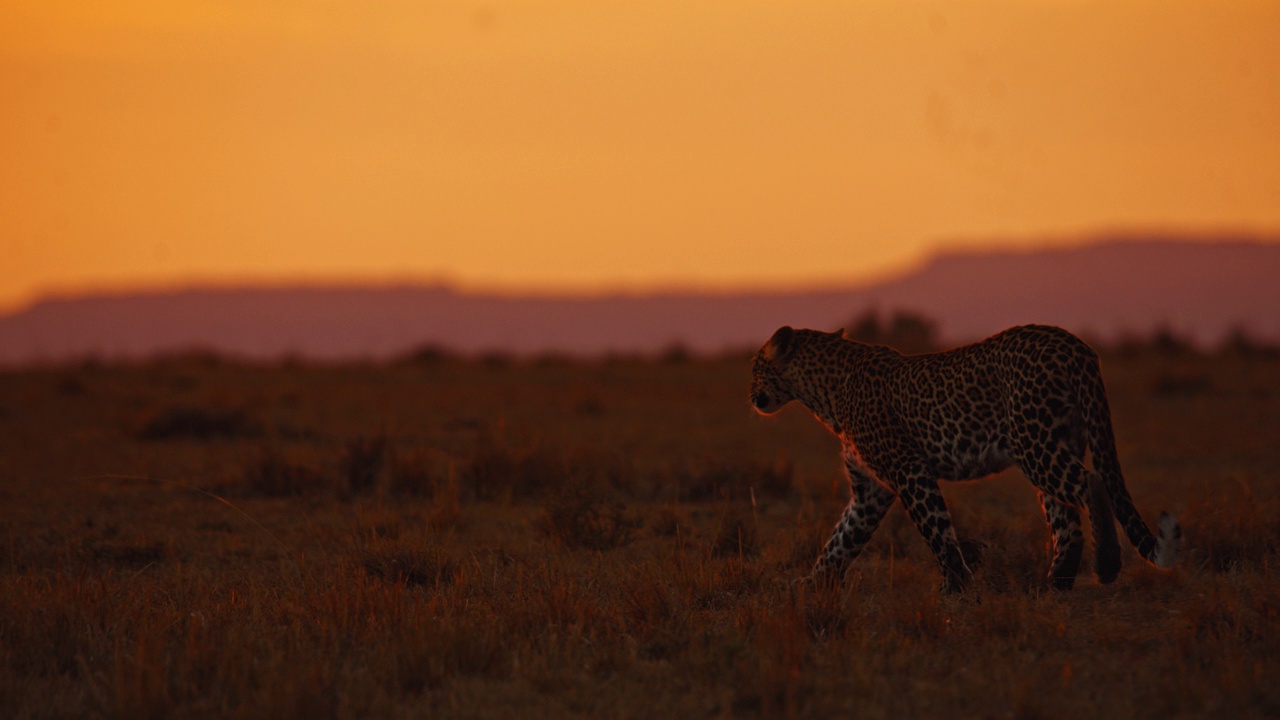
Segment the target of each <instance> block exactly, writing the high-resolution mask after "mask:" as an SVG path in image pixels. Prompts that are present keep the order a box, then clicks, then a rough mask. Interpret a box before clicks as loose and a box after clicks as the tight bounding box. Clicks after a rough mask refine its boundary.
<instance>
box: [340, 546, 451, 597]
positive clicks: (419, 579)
mask: <svg viewBox="0 0 1280 720" xmlns="http://www.w3.org/2000/svg"><path fill="white" fill-rule="evenodd" d="M361 566H362V567H364V570H365V572H367V573H368V574H369V575H371V576H373V577H376V578H379V579H381V580H386V581H388V582H396V583H402V584H404V585H406V586H408V587H420V588H435V587H439V586H442V585H449V584H451V583H452V582H453V581H454V580H455V579H457V576H458V571H459V566H458V563H457V561H455V560H453V559H452V558H450V557H447V556H446V555H444V553H441V552H439V551H433V550H418V549H411V548H405V547H394V548H389V549H388V548H377V549H366V550H364V551H363V561H362V563H361Z"/></svg>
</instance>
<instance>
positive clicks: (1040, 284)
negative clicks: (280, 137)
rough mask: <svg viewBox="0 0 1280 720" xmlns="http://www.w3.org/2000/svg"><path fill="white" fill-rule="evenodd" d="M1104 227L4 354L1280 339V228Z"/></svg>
mask: <svg viewBox="0 0 1280 720" xmlns="http://www.w3.org/2000/svg"><path fill="white" fill-rule="evenodd" d="M1270 240H1271V242H1260V241H1257V240H1249V239H1233V238H1223V239H1221V240H1220V241H1214V242H1189V241H1176V240H1170V239H1158V238H1157V239H1141V240H1132V239H1130V240H1124V241H1114V240H1113V241H1106V242H1100V243H1097V244H1092V245H1086V246H1082V247H1068V248H1055V249H1043V250H1034V251H991V252H948V253H943V254H939V255H937V256H935V257H934V258H932V259H931V260H929V261H927V262H925V263H924V264H923V265H921V266H920V267H919V268H918V269H916V270H914V271H911V272H909V273H907V274H905V275H902V276H900V277H897V278H892V279H887V280H885V281H882V282H878V283H873V284H868V285H863V286H851V287H847V288H827V289H805V290H795V291H777V292H735V293H724V294H706V293H698V292H662V293H654V294H613V295H599V296H589V297H547V296H519V295H496V294H468V293H464V292H459V291H455V290H452V289H450V288H447V287H440V286H434V287H433V286H399V287H358V286H347V287H293V288H290V287H280V288H270V287H268V288H251V289H244V288H224V289H220V288H204V289H191V290H183V291H173V292H150V293H148V292H139V293H136V294H127V295H94V296H84V297H75V298H60V299H47V300H43V301H39V302H37V303H35V304H34V305H32V306H31V307H29V308H27V309H24V310H22V311H19V312H17V313H14V314H11V315H9V316H6V317H0V363H4V364H9V365H14V364H22V363H29V362H39V361H66V360H73V359H78V358H84V357H102V358H131V357H145V356H149V355H154V354H158V353H173V352H181V351H187V350H192V349H200V350H208V351H212V352H216V353H223V354H228V355H234V356H240V357H245V358H262V359H269V358H279V357H284V356H298V357H304V358H311V359H318V360H338V359H386V358H389V357H394V356H396V355H399V354H403V353H405V352H408V351H410V350H412V349H413V348H421V347H439V348H448V349H450V350H454V351H458V352H463V353H488V352H498V353H511V354H517V355H530V354H540V353H563V354H572V355H604V354H609V353H644V354H653V353H657V352H661V351H662V350H664V349H667V348H671V347H677V346H678V347H681V348H684V349H686V350H688V351H691V352H696V353H713V352H720V351H724V350H730V349H743V348H749V347H755V346H758V345H759V344H760V343H762V342H763V341H764V339H766V338H768V337H769V334H770V333H771V332H772V331H773V330H774V329H776V328H777V327H778V326H780V325H784V324H790V325H794V326H805V327H815V328H831V329H835V328H837V327H841V326H842V325H843V324H845V323H846V322H847V321H848V320H849V319H850V318H851V317H854V316H855V315H857V314H858V313H860V312H864V311H866V310H867V309H869V308H879V309H881V310H906V311H909V312H912V313H917V314H919V315H921V316H924V317H927V318H931V319H932V320H934V321H935V322H936V323H937V328H938V330H939V332H940V334H941V336H942V338H943V339H945V340H946V341H947V342H960V341H965V340H970V339H975V338H979V337H983V336H986V335H988V334H990V333H992V332H995V331H997V330H999V329H1002V328H1005V327H1008V326H1010V325H1015V324H1019V323H1029V322H1037V323H1050V324H1055V325H1061V326H1063V327H1066V328H1068V329H1070V330H1073V331H1075V332H1078V333H1080V334H1083V335H1085V336H1088V337H1093V338H1099V339H1104V340H1110V339H1116V338H1120V337H1123V336H1125V335H1134V334H1149V333H1151V332H1152V331H1153V330H1156V329H1158V328H1163V329H1166V330H1171V331H1173V332H1175V333H1177V334H1178V335H1180V336H1182V337H1185V338H1188V339H1190V340H1192V341H1195V342H1198V343H1202V344H1208V343H1216V342H1219V341H1220V340H1221V339H1222V338H1224V337H1226V336H1227V335H1228V333H1230V332H1231V331H1232V330H1235V329H1244V330H1245V331H1247V332H1248V334H1249V335H1250V336H1252V337H1255V338H1259V339H1264V340H1275V339H1277V338H1280V313H1277V311H1276V308H1278V307H1280V282H1278V281H1277V278H1280V238H1272V239H1270Z"/></svg>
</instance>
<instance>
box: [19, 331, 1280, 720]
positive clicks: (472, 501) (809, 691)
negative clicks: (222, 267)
mask: <svg viewBox="0 0 1280 720" xmlns="http://www.w3.org/2000/svg"><path fill="white" fill-rule="evenodd" d="M1104 367H1105V371H1106V372H1107V378H1106V379H1107V385H1108V388H1109V390H1110V395H1111V399H1112V409H1113V414H1114V419H1115V424H1116V430H1117V440H1118V442H1119V445H1120V450H1121V453H1122V455H1123V458H1124V462H1125V469H1126V478H1127V480H1128V482H1129V487H1130V489H1131V491H1132V492H1133V494H1134V495H1135V497H1136V498H1139V499H1140V501H1141V499H1142V498H1147V499H1148V500H1149V499H1151V498H1154V497H1158V498H1159V499H1160V500H1161V502H1167V503H1168V505H1169V507H1170V509H1171V510H1173V511H1174V512H1177V513H1178V515H1179V517H1180V518H1182V519H1183V521H1184V522H1185V526H1186V550H1187V554H1186V555H1185V557H1184V558H1183V559H1182V562H1180V564H1179V566H1178V568H1176V569H1175V570H1174V571H1173V572H1172V573H1166V572H1161V571H1156V570H1151V569H1149V568H1146V567H1145V566H1143V564H1142V563H1141V562H1139V561H1138V559H1137V558H1136V557H1135V556H1134V555H1133V554H1132V552H1131V551H1130V550H1128V549H1126V551H1125V552H1126V556H1125V558H1126V564H1127V567H1126V569H1125V572H1124V573H1123V574H1122V575H1121V578H1120V579H1119V581H1118V582H1117V583H1116V584H1114V585H1109V586H1100V585H1097V584H1094V583H1090V582H1080V583H1078V584H1077V587H1076V589H1075V590H1073V591H1071V592H1066V593H1062V592H1053V591H1050V590H1048V589H1047V587H1046V582H1045V578H1044V576H1045V573H1046V571H1047V567H1048V556H1047V555H1046V552H1045V548H1044V540H1045V537H1046V531H1045V528H1044V522H1043V520H1042V519H1041V517H1040V513H1039V511H1038V508H1037V506H1036V500H1035V497H1034V493H1033V491H1032V489H1031V488H1030V487H1029V486H1028V485H1027V483H1026V481H1025V480H1024V479H1022V478H1020V477H1015V476H1012V475H1010V476H1009V477H1004V478H997V479H994V480H991V481H989V482H986V483H980V484H972V483H961V484H954V485H947V486H945V487H944V492H946V493H947V495H948V505H949V507H950V508H951V510H952V513H953V515H954V518H955V522H956V526H957V528H958V531H959V532H960V533H961V535H962V537H966V538H972V539H980V540H983V541H985V542H987V543H988V548H987V550H986V552H985V561H984V563H983V565H982V566H981V568H980V569H979V570H978V571H977V575H976V578H975V589H974V594H972V595H969V596H964V597H959V598H950V597H943V596H940V595H939V594H938V593H937V592H936V586H937V582H938V577H937V570H936V568H935V565H934V560H933V558H932V556H931V553H930V551H929V549H928V548H927V547H926V546H925V544H924V543H923V542H922V541H921V540H920V539H919V536H918V533H917V532H916V530H915V529H914V527H913V526H912V525H911V523H910V521H909V520H907V519H906V518H905V516H904V515H903V513H902V512H901V511H900V510H894V511H892V512H891V513H890V515H889V516H888V518H886V520H885V523H884V525H883V527H882V528H881V530H880V532H879V533H877V535H876V536H875V538H874V539H873V540H872V542H871V544H870V545H869V546H868V548H867V551H866V552H865V553H863V555H862V556H861V557H859V558H858V560H857V561H856V562H855V563H854V566H853V567H852V571H851V572H850V574H849V576H848V577H847V578H846V579H845V582H844V583H843V584H842V585H841V586H840V587H834V588H826V589H811V588H808V587H807V586H799V587H797V586H794V585H793V584H792V581H793V580H795V579H796V578H798V577H800V576H802V575H803V574H805V573H806V572H807V571H808V568H809V565H810V563H812V561H813V559H814V557H815V555H816V552H817V549H818V547H819V546H820V544H821V542H822V540H823V539H824V538H825V535H826V533H827V532H828V531H829V530H830V528H831V526H832V524H833V523H834V522H835V520H836V518H837V517H838V515H839V513H840V511H841V508H842V507H843V504H844V501H845V499H846V496H845V495H844V493H845V492H846V490H845V488H844V486H843V483H842V482H841V481H840V468H839V467H838V464H839V461H838V458H837V453H835V452H834V448H832V447H831V443H832V440H831V438H830V437H829V436H828V435H827V434H826V433H825V432H824V431H823V430H822V429H821V428H818V427H816V426H815V424H814V423H813V422H812V420H811V419H809V418H807V417H804V415H803V413H788V412H783V413H781V414H779V416H778V417H776V418H773V419H770V420H768V421H765V420H762V419H760V418H758V417H755V416H754V415H753V414H751V413H749V412H747V408H746V402H745V398H744V397H743V396H744V392H743V391H744V388H745V386H746V384H747V383H748V380H749V368H748V367H747V366H746V363H745V360H743V359H741V358H739V359H727V360H700V359H697V358H691V359H688V360H686V361H685V362H683V363H679V364H672V363H660V362H653V363H644V362H631V363H620V362H612V363H611V362H599V363H567V362H566V363H559V364H546V363H535V362H529V363H520V362H516V363H510V364H507V365H504V366H496V365H494V364H492V363H484V362H479V361H467V360H461V359H456V358H451V359H443V360H437V361H436V362H435V363H433V364H431V365H412V364H399V365H395V366H388V367H375V366H359V365H346V366H328V367H323V366H305V365H298V364H296V363H295V364H293V365H288V366H266V365H239V364H236V363H232V362H221V363H213V362H210V361H209V360H208V358H199V357H197V358H186V359H184V358H173V359H169V360H164V361H156V362H152V363H145V364H134V365H121V366H112V365H103V364H97V365H86V366H83V367H73V366H66V367H56V368H46V369H32V370H27V371H10V372H7V373H3V374H0V437H2V438H4V439H5V443H6V444H5V451H4V453H3V454H0V493H3V497H4V499H6V501H8V503H9V504H8V505H7V507H9V509H10V512H8V514H7V515H6V516H5V518H4V519H3V520H0V638H3V643H0V715H3V716H4V717H11V718H25V717H48V716H86V715H102V716H112V717H165V716H176V715H180V716H184V717H191V716H200V715H213V716H227V715H237V716H266V715H271V716H281V715H299V714H304V713H305V714H308V715H313V716H324V717H338V718H346V717H370V716H400V715H419V714H424V713H428V714H429V713H432V712H436V711H438V709H439V708H442V707H445V708H449V709H450V712H451V713H456V714H459V715H466V716H473V717H497V716H504V717H505V716H509V715H510V714H511V713H512V711H517V712H518V713H519V714H521V715H524V716H534V717H539V716H545V717H563V716H565V715H566V714H573V713H576V712H583V713H587V714H590V713H591V712H593V710H592V709H593V708H601V707H606V706H607V708H608V712H607V713H606V714H609V715H612V716H617V717H652V716H653V715H654V714H655V713H657V712H661V713H665V714H668V715H675V716H698V717H702V716H705V715H706V714H708V712H711V711H713V710H714V711H715V712H714V713H713V714H722V713H724V714H734V715H735V716H757V715H758V716H769V717H776V716H789V717H800V718H803V717H814V718H819V717H831V716H833V715H835V714H838V713H844V714H851V713H858V714H860V716H871V717H902V716H910V715H928V714H931V713H932V712H933V711H934V710H936V709H937V708H940V707H941V708H947V709H948V712H951V713H953V714H961V715H965V716H998V715H1012V716H1015V717H1016V716H1023V717H1030V716H1067V715H1069V716H1080V717H1124V718H1130V717H1147V716H1156V715H1159V716H1167V715H1179V714H1182V715H1196V716H1199V715H1212V714H1219V713H1229V714H1232V715H1239V716H1242V717H1249V716H1255V715H1265V713H1266V711H1267V708H1270V707H1273V706H1275V703H1276V702H1280V698H1278V697H1277V694H1276V688H1275V685H1274V683H1273V682H1272V678H1274V677H1275V676H1276V673H1277V672H1278V671H1280V651H1278V650H1277V648H1280V636H1278V628H1280V625H1277V623H1276V622H1275V609H1276V607H1277V606H1280V605H1278V603H1280V590H1278V587H1280V586H1277V584H1276V583H1275V582H1274V580H1273V577H1272V575H1273V573H1272V569H1273V568H1274V567H1275V564H1276V562H1277V548H1278V547H1280V542H1277V540H1280V524H1278V523H1277V521H1276V518H1277V517H1280V494H1278V491H1277V486H1276V484H1275V482H1274V481H1273V479H1274V476H1275V469H1276V468H1277V467H1280V455H1277V447H1276V445H1275V442H1274V439H1275V433H1274V429H1275V427H1276V421H1277V418H1280V408H1278V403H1280V398H1278V397H1277V396H1276V394H1275V393H1274V391H1273V388H1275V387H1276V386H1277V372H1278V370H1277V365H1276V363H1275V361H1274V358H1251V357H1240V356H1235V355H1223V356H1217V357H1211V356H1205V355H1180V356H1176V357H1172V356H1168V355H1161V354H1159V353H1153V352H1147V351H1139V350H1135V349H1133V348H1130V349H1129V350H1127V351H1126V353H1125V354H1123V355H1116V356H1110V355H1108V356H1107V362H1106V364H1105V366H1104ZM567 370H571V371H572V376H573V378H574V381H573V384H572V385H571V386H570V387H571V388H572V389H573V390H575V392H573V393H566V383H565V378H566V371H567ZM1170 373H1178V374H1197V375H1201V376H1203V377H1205V378H1206V382H1205V383H1204V384H1202V385H1199V386H1197V388H1196V389H1195V390H1194V391H1193V392H1187V393H1181V394H1177V395H1169V394H1167V393H1163V392H1162V391H1160V389H1159V388H1158V387H1157V386H1156V385H1154V384H1153V379H1158V378H1160V377H1163V376H1165V375H1167V374H1170ZM693 389H696V392H694V390H693ZM579 395H590V396H591V397H594V398H597V402H598V403H599V408H600V409H599V410H598V411H596V412H592V413H588V414H582V413H573V412H566V411H565V407H566V406H567V404H570V403H572V402H573V397H575V396H579ZM166 406H168V407H173V408H177V409H178V410H176V411H174V412H164V408H165V407H166ZM202 408H203V409H204V412H203V413H201V412H199V409H202ZM236 409H239V411H240V413H241V414H239V415H236V414H234V413H232V412H230V411H232V410H236ZM335 409H340V410H341V411H340V412H338V411H335ZM191 418H201V420H200V421H199V422H196V421H193V420H192V419H191ZM210 418H212V419H213V420H217V422H213V421H210ZM226 418H234V421H233V422H230V423H227V422H225V420H226ZM373 427H381V428H383V431H382V432H381V434H378V435H371V434H370V431H369V428H373ZM228 428H231V429H235V430H236V432H232V433H228V432H226V430H227V429H228ZM162 429H163V432H161V430H162ZM246 429H247V430H248V431H247V432H242V431H244V430H246ZM67 438H74V439H75V442H76V452H66V444H65V443H66V439H67ZM264 458H269V460H264ZM494 458H496V460H495V459H494ZM783 458H785V461H783V460H782V459H783ZM263 463H268V464H270V465H271V466H272V467H277V468H282V467H288V468H292V470H291V471H290V472H291V473H292V474H291V475H290V479H289V482H288V483H287V484H283V485H282V484H279V483H274V482H264V481H263V480H262V478H261V475H262V472H263V470H262V468H263ZM498 466H502V467H505V468H506V470H505V471H504V472H505V476H506V478H507V479H506V480H505V481H502V478H500V477H499V473H498V471H497V470H496V469H495V468H497V467H498ZM104 472H114V473H120V474H121V476H107V475H104ZM124 475H127V476H129V477H123V476H124ZM148 477H150V478H158V479H168V480H170V481H168V482H158V481H152V480H148V479H147V478H148ZM280 487H286V488H287V492H281V491H280V490H279V488H280ZM196 489H198V490H196ZM214 495H216V496H217V497H219V498H223V499H225V501H226V502H225V503H224V502H218V501H217V500H216V499H215V498H214V497H213V496H214ZM753 498H754V502H753ZM1148 504H1149V503H1148ZM574 513H577V515H579V516H581V517H580V519H575V516H574Z"/></svg>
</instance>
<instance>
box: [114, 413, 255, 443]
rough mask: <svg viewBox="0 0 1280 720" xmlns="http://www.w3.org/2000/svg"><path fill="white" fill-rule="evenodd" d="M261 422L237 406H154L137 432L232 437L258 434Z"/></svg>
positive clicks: (142, 435) (159, 436) (147, 436)
mask: <svg viewBox="0 0 1280 720" xmlns="http://www.w3.org/2000/svg"><path fill="white" fill-rule="evenodd" d="M262 434H263V431H262V424H261V423H259V422H258V421H257V420H255V419H254V418H252V417H250V416H249V415H248V413H246V412H245V411H244V410H241V409H239V408H217V407H200V406H197V405H171V406H169V407H166V408H161V409H159V410H155V411H153V412H152V413H151V415H150V417H148V418H147V419H146V420H145V421H143V423H142V427H141V429H139V430H138V432H137V437H138V439H140V440H178V439H188V440H236V439H254V438H259V437H262Z"/></svg>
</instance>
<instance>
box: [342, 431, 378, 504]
mask: <svg viewBox="0 0 1280 720" xmlns="http://www.w3.org/2000/svg"><path fill="white" fill-rule="evenodd" d="M386 459H387V436H386V435H383V434H381V433H380V434H378V435H374V436H372V437H363V436H361V437H355V438H352V439H351V440H349V441H347V444H346V446H345V447H344V448H343V450H342V458H341V460H340V462H339V467H340V469H341V472H342V477H343V478H344V479H345V480H346V483H347V486H346V488H345V490H346V491H348V492H350V493H352V494H355V495H362V494H366V493H368V492H369V491H371V490H373V489H374V488H375V487H377V485H378V478H379V477H381V475H382V467H383V465H385V464H386Z"/></svg>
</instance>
